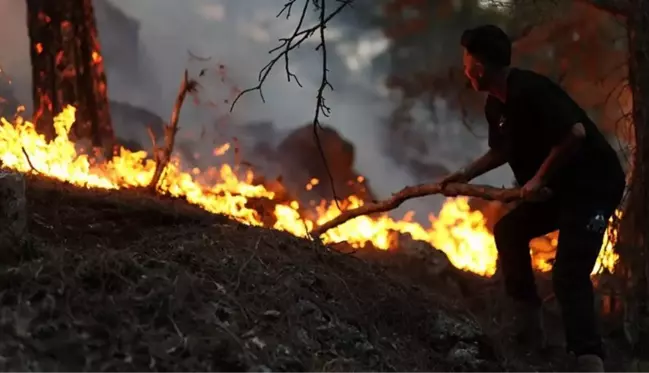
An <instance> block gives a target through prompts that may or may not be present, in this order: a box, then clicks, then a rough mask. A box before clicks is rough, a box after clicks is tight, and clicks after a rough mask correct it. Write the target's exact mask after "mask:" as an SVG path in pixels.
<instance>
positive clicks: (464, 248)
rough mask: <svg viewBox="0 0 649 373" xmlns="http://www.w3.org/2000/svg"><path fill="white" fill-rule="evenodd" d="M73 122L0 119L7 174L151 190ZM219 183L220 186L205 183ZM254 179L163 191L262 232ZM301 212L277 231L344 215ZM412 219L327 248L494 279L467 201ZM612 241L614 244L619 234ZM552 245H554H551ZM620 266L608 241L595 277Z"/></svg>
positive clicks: (539, 264)
mask: <svg viewBox="0 0 649 373" xmlns="http://www.w3.org/2000/svg"><path fill="white" fill-rule="evenodd" d="M74 119H75V109H74V108H73V107H67V108H66V109H65V110H64V111H63V112H61V113H60V114H59V115H58V116H57V117H56V118H55V121H54V128H55V132H56V137H55V138H54V140H52V141H49V142H48V141H46V140H45V139H44V137H43V136H42V135H39V134H38V133H37V132H36V130H35V127H34V125H33V124H32V123H30V122H28V121H24V120H23V119H22V118H17V119H15V123H13V124H12V123H10V122H9V121H7V120H5V119H4V118H2V119H0V120H1V123H0V161H1V162H2V164H3V165H4V166H5V167H8V168H11V169H14V170H17V171H20V172H24V173H30V172H38V173H41V174H45V175H48V176H49V177H52V178H55V179H58V180H62V181H66V182H69V183H72V184H75V185H77V186H80V187H86V188H103V189H121V188H133V187H143V186H146V185H148V183H149V181H150V180H151V178H152V176H153V173H154V170H155V163H154V162H153V161H152V160H150V159H147V158H146V152H144V151H139V152H132V151H129V150H127V149H124V148H122V149H120V151H119V153H118V154H116V155H115V156H114V157H113V159H112V160H111V161H109V162H104V163H98V162H94V161H93V160H92V159H91V158H90V157H89V156H88V155H86V154H83V153H81V152H78V151H77V149H76V148H75V144H74V143H73V142H72V141H70V139H69V138H68V132H69V131H70V128H71V127H72V124H73V122H74ZM228 149H229V144H225V145H223V146H221V147H219V148H217V149H215V150H214V154H216V155H219V154H222V153H223V152H225V151H227V150H228ZM217 150H218V151H217ZM215 177H216V178H217V179H218V183H211V184H210V183H208V182H206V181H205V180H213V179H214V178H215ZM253 177H254V175H253V174H252V172H248V173H246V174H245V175H244V176H243V177H240V176H238V175H237V173H236V172H235V171H234V170H233V169H232V168H231V167H230V166H228V165H223V166H222V167H221V168H219V169H214V168H212V169H208V170H205V171H202V170H200V169H196V168H195V169H192V170H190V171H189V172H184V171H182V169H181V168H180V166H179V163H178V161H177V160H173V161H172V162H170V164H169V166H168V167H167V170H166V171H165V177H164V179H163V180H162V182H161V185H160V186H159V188H160V189H161V192H163V193H166V194H169V195H171V196H174V197H182V198H185V199H186V200H187V201H188V202H190V203H193V204H196V205H198V206H200V207H202V208H203V209H205V210H207V211H209V212H212V213H216V214H226V215H229V216H231V217H232V218H234V219H236V220H238V221H240V222H243V223H246V224H249V225H254V226H262V225H264V223H263V222H262V220H261V217H260V216H259V213H258V212H257V211H255V210H254V209H251V208H249V207H247V206H246V203H247V202H248V199H249V198H260V197H261V198H267V199H274V198H275V193H274V192H272V191H270V190H267V189H266V188H265V187H263V186H259V185H253V183H252V181H253ZM201 180H202V181H201ZM363 180H364V179H363V178H362V177H358V178H357V181H358V182H362V181H363ZM317 184H318V180H317V179H312V180H311V181H310V182H309V184H307V188H313V186H315V185H317ZM343 205H344V207H345V208H355V207H359V206H362V205H363V202H362V201H361V200H360V199H359V198H357V197H355V196H352V197H350V198H348V199H347V200H346V201H344V202H343ZM300 208H301V207H300V205H299V203H298V202H296V201H293V202H290V203H285V204H280V203H278V204H276V205H275V209H274V214H275V218H276V222H275V224H274V225H273V228H275V229H280V230H284V231H288V232H290V233H292V234H294V235H296V236H301V237H305V236H307V235H308V232H309V231H310V230H311V229H313V227H314V226H315V225H318V224H322V223H324V222H326V221H328V220H330V219H332V218H334V217H336V216H337V215H338V214H339V213H340V212H339V210H338V208H337V206H336V204H335V203H332V202H326V201H323V202H321V203H320V205H318V206H316V207H315V216H316V217H315V218H312V219H307V218H304V217H302V216H301V214H300V213H299V211H300ZM412 216H413V213H407V214H406V215H405V216H404V218H403V219H401V220H395V219H392V218H390V217H389V216H388V215H387V214H382V215H380V216H374V217H369V216H360V217H358V218H356V219H353V220H350V221H348V222H346V223H344V224H342V225H340V226H338V227H335V228H333V229H331V230H329V231H328V232H326V233H325V235H324V236H323V241H324V242H327V243H334V242H341V241H346V242H348V243H349V244H351V245H352V246H354V247H363V246H364V245H366V244H372V245H373V246H374V247H376V248H378V249H381V250H388V249H391V248H395V232H399V233H403V234H410V235H411V236H412V238H413V239H415V240H420V241H425V242H428V243H430V244H431V245H432V246H433V247H436V248H438V249H439V250H442V251H443V252H444V253H446V255H447V256H448V258H449V260H450V261H451V263H452V264H453V265H454V266H456V267H458V268H460V269H463V270H467V271H471V272H474V273H476V274H479V275H483V276H492V275H493V274H494V273H495V272H496V259H497V250H496V245H495V243H494V239H493V236H492V235H491V233H490V231H489V230H488V229H487V225H486V219H485V216H484V215H483V214H482V213H481V212H479V211H472V210H471V209H470V207H469V203H468V199H467V198H465V197H458V198H449V199H447V200H446V202H445V203H444V206H443V207H442V209H441V211H440V213H439V216H437V217H435V216H433V215H431V216H430V217H429V220H430V226H429V227H427V228H426V227H424V226H422V225H420V224H418V223H416V222H413V221H412ZM611 238H613V239H614V238H615V237H614V235H613V236H612V237H611ZM612 241H614V240H612ZM552 244H553V242H552V241H551V238H550V242H549V245H552ZM554 246H556V242H555V243H554ZM546 259H547V258H536V257H535V258H534V259H533V264H534V266H535V267H536V268H537V269H539V270H542V271H544V270H548V269H549V268H550V265H549V264H548V263H547V260H546ZM616 261H617V254H615V252H614V251H613V245H612V243H611V242H608V241H607V243H606V244H605V245H603V247H602V254H601V255H600V258H599V259H598V263H597V265H596V267H595V268H594V270H593V273H599V272H601V271H602V270H603V269H604V268H606V269H608V270H613V269H614V266H615V263H616Z"/></svg>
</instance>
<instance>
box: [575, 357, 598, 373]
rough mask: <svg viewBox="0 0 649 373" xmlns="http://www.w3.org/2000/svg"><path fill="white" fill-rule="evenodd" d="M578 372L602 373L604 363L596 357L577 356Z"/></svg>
mask: <svg viewBox="0 0 649 373" xmlns="http://www.w3.org/2000/svg"><path fill="white" fill-rule="evenodd" d="M577 371H578V372H604V361H603V360H602V358H601V357H599V356H597V355H580V356H577Z"/></svg>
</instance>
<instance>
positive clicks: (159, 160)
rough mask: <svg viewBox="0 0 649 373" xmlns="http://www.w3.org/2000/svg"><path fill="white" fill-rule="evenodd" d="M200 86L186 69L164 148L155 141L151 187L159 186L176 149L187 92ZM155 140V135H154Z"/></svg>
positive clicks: (167, 130)
mask: <svg viewBox="0 0 649 373" xmlns="http://www.w3.org/2000/svg"><path fill="white" fill-rule="evenodd" d="M197 87H198V82H197V81H195V80H194V79H189V73H188V72H187V70H185V75H184V77H183V81H182V83H181V84H180V89H179V90H178V96H177V97H176V103H175V104H174V108H173V111H172V112H171V121H170V122H169V124H168V125H166V126H165V133H164V135H165V145H164V147H163V148H159V147H158V146H157V145H156V143H155V141H153V154H154V156H155V161H156V166H155V172H154V173H153V178H152V179H151V182H150V183H149V189H151V190H152V191H155V190H156V189H157V188H158V184H159V183H160V179H161V176H162V172H163V171H164V170H165V168H167V165H168V164H169V160H170V159H171V153H172V152H173V149H174V142H175V140H176V133H177V132H178V119H179V118H180V109H181V108H182V106H183V102H185V97H186V96H187V93H194V92H196V89H197ZM153 139H154V140H155V137H153Z"/></svg>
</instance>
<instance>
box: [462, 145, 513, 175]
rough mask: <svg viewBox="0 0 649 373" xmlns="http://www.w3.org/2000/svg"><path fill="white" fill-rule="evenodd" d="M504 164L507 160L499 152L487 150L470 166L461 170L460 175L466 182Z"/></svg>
mask: <svg viewBox="0 0 649 373" xmlns="http://www.w3.org/2000/svg"><path fill="white" fill-rule="evenodd" d="M505 162H507V160H506V159H505V156H504V155H503V154H502V153H501V152H499V151H497V150H495V149H489V150H488V151H487V152H486V153H485V154H484V155H483V156H482V157H480V158H478V159H476V160H475V161H473V162H472V163H471V164H470V165H468V166H467V167H465V168H464V169H463V170H462V174H464V175H465V177H466V178H467V179H468V180H472V179H475V178H476V177H478V176H481V175H484V174H486V173H487V172H489V171H491V170H493V169H495V168H498V167H500V166H502V165H504V164H505Z"/></svg>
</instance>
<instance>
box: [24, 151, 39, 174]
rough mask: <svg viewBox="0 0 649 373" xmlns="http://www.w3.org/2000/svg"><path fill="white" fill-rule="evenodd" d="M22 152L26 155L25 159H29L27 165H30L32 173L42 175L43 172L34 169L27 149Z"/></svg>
mask: <svg viewBox="0 0 649 373" xmlns="http://www.w3.org/2000/svg"><path fill="white" fill-rule="evenodd" d="M22 150H23V154H24V155H25V159H27V164H29V168H31V169H32V171H34V172H35V173H37V174H40V173H41V172H40V171H39V170H38V169H37V168H36V167H34V164H33V163H32V160H31V158H29V153H27V149H25V147H24V146H23V147H22Z"/></svg>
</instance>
